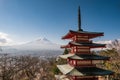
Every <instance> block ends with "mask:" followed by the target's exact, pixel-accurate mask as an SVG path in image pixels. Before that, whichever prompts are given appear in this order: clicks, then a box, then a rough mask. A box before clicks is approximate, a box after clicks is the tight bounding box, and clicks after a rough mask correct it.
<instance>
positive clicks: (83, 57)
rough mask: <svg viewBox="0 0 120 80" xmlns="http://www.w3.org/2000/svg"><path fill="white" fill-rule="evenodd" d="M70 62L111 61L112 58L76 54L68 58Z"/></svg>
mask: <svg viewBox="0 0 120 80" xmlns="http://www.w3.org/2000/svg"><path fill="white" fill-rule="evenodd" d="M68 59H70V60H109V59H110V57H105V56H99V55H94V54H76V55H74V56H70V57H68Z"/></svg>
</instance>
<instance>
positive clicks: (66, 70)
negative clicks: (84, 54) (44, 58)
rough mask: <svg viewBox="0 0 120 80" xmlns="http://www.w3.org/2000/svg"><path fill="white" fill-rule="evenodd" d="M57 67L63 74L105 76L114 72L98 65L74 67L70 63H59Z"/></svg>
mask: <svg viewBox="0 0 120 80" xmlns="http://www.w3.org/2000/svg"><path fill="white" fill-rule="evenodd" d="M57 67H58V68H59V70H60V71H61V72H62V73H63V74H65V75H71V76H103V75H111V74H113V72H112V71H109V70H104V69H101V68H97V67H73V66H71V65H69V64H64V65H57Z"/></svg>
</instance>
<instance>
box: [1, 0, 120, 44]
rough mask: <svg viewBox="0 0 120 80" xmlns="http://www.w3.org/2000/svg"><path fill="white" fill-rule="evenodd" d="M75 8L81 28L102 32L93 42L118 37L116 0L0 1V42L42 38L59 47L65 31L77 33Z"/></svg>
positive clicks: (118, 5)
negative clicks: (80, 18)
mask: <svg viewBox="0 0 120 80" xmlns="http://www.w3.org/2000/svg"><path fill="white" fill-rule="evenodd" d="M78 6H80V7H81V17H82V29H83V30H86V31H93V32H104V33H105V36H104V37H102V38H100V39H99V38H98V39H96V40H114V39H118V38H120V0H0V38H2V39H0V41H3V39H4V38H7V39H9V40H11V41H13V42H17V43H19V42H28V41H32V40H35V39H38V38H43V37H46V38H48V39H49V40H51V41H52V42H55V43H60V44H61V43H63V42H64V41H62V40H61V37H62V36H63V35H65V34H66V33H67V32H68V30H70V29H72V30H77V22H78V21H77V13H78V12H77V11H78ZM1 35H5V36H3V37H1ZM6 35H7V36H6ZM9 40H8V41H9ZM6 42H7V41H6Z"/></svg>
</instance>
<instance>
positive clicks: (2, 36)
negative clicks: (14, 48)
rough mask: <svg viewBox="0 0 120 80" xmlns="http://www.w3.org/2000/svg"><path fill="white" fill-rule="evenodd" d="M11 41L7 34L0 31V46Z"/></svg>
mask: <svg viewBox="0 0 120 80" xmlns="http://www.w3.org/2000/svg"><path fill="white" fill-rule="evenodd" d="M12 42H13V40H12V39H10V38H9V35H8V34H6V33H3V32H0V46H5V45H10V44H11V43H12Z"/></svg>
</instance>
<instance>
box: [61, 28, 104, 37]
mask: <svg viewBox="0 0 120 80" xmlns="http://www.w3.org/2000/svg"><path fill="white" fill-rule="evenodd" d="M74 35H79V36H88V38H89V39H91V38H95V37H99V36H104V33H103V32H88V31H82V30H81V31H73V30H69V32H68V33H67V34H66V35H65V36H63V37H62V39H70V38H72V37H73V36H74Z"/></svg>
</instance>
